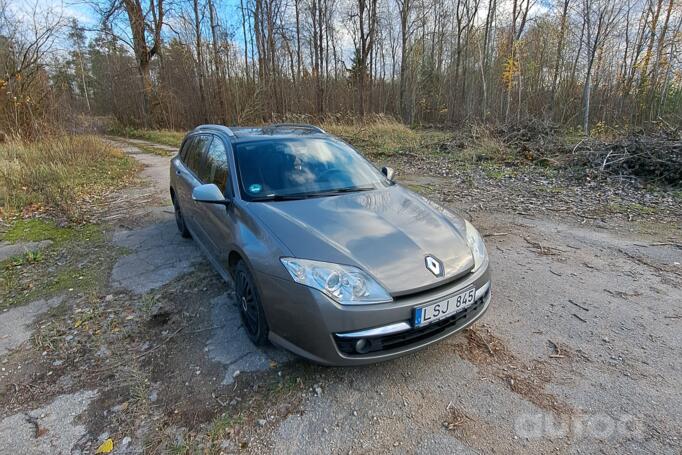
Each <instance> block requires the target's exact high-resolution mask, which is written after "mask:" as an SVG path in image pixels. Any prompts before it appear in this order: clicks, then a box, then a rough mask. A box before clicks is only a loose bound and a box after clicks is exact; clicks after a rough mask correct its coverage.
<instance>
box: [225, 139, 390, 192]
mask: <svg viewBox="0 0 682 455" xmlns="http://www.w3.org/2000/svg"><path fill="white" fill-rule="evenodd" d="M234 150H235V158H236V162H237V169H238V176H239V184H240V189H241V192H242V195H243V196H244V197H245V199H247V200H261V199H263V198H272V197H276V196H289V195H299V196H301V195H303V196H306V195H315V194H320V193H329V192H334V191H355V190H367V189H375V188H380V187H383V186H387V185H389V184H390V182H388V181H387V180H386V178H385V176H384V175H382V174H381V173H380V172H379V171H377V170H376V169H375V168H374V167H373V166H372V165H371V164H370V163H369V162H367V161H366V160H365V159H364V158H363V157H362V156H360V154H358V153H357V152H356V151H355V150H353V149H352V148H351V147H349V146H348V145H346V144H344V143H343V142H340V141H337V140H335V139H331V138H323V139H321V138H287V139H278V140H259V141H253V142H243V143H238V144H237V145H236V146H235V149H234Z"/></svg>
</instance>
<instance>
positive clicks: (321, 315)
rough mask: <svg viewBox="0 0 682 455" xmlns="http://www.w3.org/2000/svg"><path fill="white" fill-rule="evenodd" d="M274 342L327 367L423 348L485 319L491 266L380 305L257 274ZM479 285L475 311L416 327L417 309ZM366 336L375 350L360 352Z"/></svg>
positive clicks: (488, 300)
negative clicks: (342, 300)
mask: <svg viewBox="0 0 682 455" xmlns="http://www.w3.org/2000/svg"><path fill="white" fill-rule="evenodd" d="M256 279H257V280H258V282H259V288H260V290H261V300H262V303H263V309H264V310H265V314H266V317H267V320H268V323H269V325H270V341H272V342H273V343H274V344H277V345H280V346H282V347H284V348H285V349H288V350H290V351H292V352H294V353H295V354H297V355H300V356H301V357H305V358H307V359H309V360H311V361H313V362H316V363H320V364H323V365H339V366H342V365H362V364H368V363H375V362H379V361H383V360H389V359H392V358H396V357H399V356H402V355H405V354H407V353H410V352H413V351H416V350H418V349H422V348H424V347H426V346H428V345H430V344H432V343H435V342H437V341H439V340H441V339H443V338H445V337H448V336H450V335H452V334H453V333H456V332H458V331H460V330H463V329H464V328H466V327H467V326H469V325H470V324H472V323H473V322H474V321H476V320H477V319H479V318H480V317H481V316H482V315H483V314H484V313H485V311H486V310H487V309H488V306H489V304H490V300H491V290H490V273H489V270H488V264H485V267H481V269H480V270H478V271H477V272H476V273H472V274H471V275H469V276H466V277H464V278H461V279H459V280H457V281H455V282H452V283H448V284H446V285H443V286H440V287H438V288H435V289H433V290H429V291H425V292H420V293H418V294H414V295H408V296H404V297H399V298H396V299H395V300H394V301H393V302H390V303H385V304H375V305H358V306H342V305H339V304H338V303H336V302H334V301H333V300H331V299H330V298H328V297H327V296H326V295H324V294H322V293H321V292H319V291H316V290H314V289H311V288H308V287H306V286H302V285H299V284H296V283H294V282H293V281H291V280H285V279H282V278H278V277H273V276H271V275H263V274H257V277H256ZM471 285H474V286H475V288H476V289H477V290H483V289H484V288H485V287H486V286H487V290H486V291H484V292H481V295H480V296H478V295H477V297H478V299H477V300H476V302H475V303H474V304H473V305H472V306H470V307H469V308H467V309H465V310H463V311H461V312H459V313H456V314H454V315H452V316H450V317H449V318H446V319H443V320H441V321H437V322H435V323H433V324H430V325H427V326H423V327H421V328H416V329H415V328H414V327H412V322H411V321H412V314H413V310H414V308H415V307H418V306H422V305H428V304H429V303H433V302H437V301H440V300H443V299H445V298H446V297H448V296H450V295H452V294H455V293H457V292H459V291H461V290H464V289H466V288H467V287H469V286H471ZM360 338H365V339H366V340H368V341H369V342H370V344H371V352H367V353H366V354H359V353H357V352H355V348H354V346H355V342H356V341H357V340H358V339H360Z"/></svg>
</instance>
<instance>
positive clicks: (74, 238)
mask: <svg viewBox="0 0 682 455" xmlns="http://www.w3.org/2000/svg"><path fill="white" fill-rule="evenodd" d="M17 224H18V226H17V225H16V224H15V226H13V227H12V229H10V231H8V233H6V236H7V234H9V237H10V238H11V239H13V240H29V239H30V240H45V239H49V240H52V241H53V242H54V243H53V244H52V245H51V246H50V247H49V248H47V249H45V250H42V251H41V255H40V257H33V258H32V260H27V258H25V257H19V258H10V259H7V260H5V261H3V262H2V263H0V310H2V309H4V308H9V307H11V306H16V305H23V304H25V303H28V302H31V301H33V300H36V299H40V298H49V297H52V296H55V295H58V294H61V293H64V292H74V293H82V292H87V291H92V290H97V289H101V288H103V287H106V285H107V284H108V280H109V275H110V273H111V268H112V267H113V264H114V262H115V261H116V259H117V258H118V257H119V256H120V255H121V254H123V253H124V252H125V251H124V249H123V248H118V247H112V245H111V244H109V243H108V242H106V240H105V238H104V233H103V232H102V230H101V228H100V227H99V226H97V225H86V226H79V227H71V228H59V227H56V226H55V225H54V224H50V223H49V222H47V221H45V220H25V221H22V222H19V223H17Z"/></svg>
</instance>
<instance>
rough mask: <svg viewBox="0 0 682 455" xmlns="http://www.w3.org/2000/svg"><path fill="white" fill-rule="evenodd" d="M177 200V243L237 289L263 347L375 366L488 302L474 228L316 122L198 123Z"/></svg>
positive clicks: (178, 163) (174, 178)
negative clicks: (196, 249) (200, 255)
mask: <svg viewBox="0 0 682 455" xmlns="http://www.w3.org/2000/svg"><path fill="white" fill-rule="evenodd" d="M170 194H171V199H172V202H173V206H174V211H175V219H176V222H177V227H178V229H179V231H180V234H181V235H182V236H183V237H191V238H193V239H194V240H195V241H196V243H197V244H198V245H199V246H200V247H201V249H202V250H203V252H204V253H205V255H206V257H207V258H208V259H209V261H210V262H211V264H212V265H213V267H214V268H215V269H216V271H217V272H218V273H219V274H220V275H221V276H222V277H223V278H224V279H225V280H226V281H227V282H228V283H234V291H235V303H236V306H237V307H238V309H239V314H240V316H241V320H242V323H243V328H244V330H245V331H246V333H247V335H248V336H249V338H250V339H251V341H252V342H253V343H254V344H255V345H258V346H260V345H264V344H266V343H268V342H271V343H273V344H275V345H278V346H281V347H283V348H285V349H287V350H289V351H291V352H293V353H295V354H297V355H299V356H301V357H304V358H306V359H309V360H311V361H313V362H316V363H319V364H323V365H335V366H343V365H347V366H349V365H360V364H368V363H375V362H378V361H383V360H388V359H392V358H396V357H398V356H402V355H405V354H407V353H411V352H414V351H416V350H419V349H421V348H424V347H426V346H428V345H430V344H432V343H434V342H437V341H439V340H441V339H443V338H445V337H448V336H450V335H452V334H454V333H456V332H458V331H461V330H462V329H464V328H465V327H467V326H469V325H471V324H472V323H473V322H474V321H476V320H478V319H479V318H480V317H481V316H482V315H483V314H484V313H485V312H486V310H487V309H488V306H489V304H490V300H491V281H490V268H489V260H488V254H487V252H486V248H485V244H484V242H483V239H482V237H481V235H480V234H479V233H478V231H477V230H476V228H474V227H473V226H472V225H471V224H470V223H469V222H468V221H465V220H464V219H463V218H462V217H460V216H458V215H457V214H455V213H453V212H451V211H449V210H447V209H445V208H443V207H441V206H439V205H437V204H435V203H434V202H431V201H430V200H428V199H426V198H424V197H422V196H420V195H418V194H416V193H414V192H412V191H410V190H409V189H407V188H404V187H402V186H401V185H399V184H397V183H396V182H395V179H394V171H393V170H392V169H391V168H388V167H384V168H382V169H381V170H379V169H378V168H376V167H375V166H374V165H372V164H371V163H370V162H369V161H368V160H367V159H365V158H364V157H363V156H362V155H361V153H360V152H358V151H357V150H355V149H354V148H353V147H351V146H350V145H348V144H347V143H345V142H344V141H342V140H340V139H338V138H336V137H334V136H332V135H330V134H327V133H326V132H325V131H324V130H322V129H321V128H318V127H316V126H312V125H303V124H274V125H268V126H264V127H253V128H251V127H249V128H247V127H232V128H228V127H225V126H221V125H201V126H198V127H197V128H195V129H194V130H192V131H191V132H189V133H188V134H187V136H186V137H185V139H184V140H183V142H182V145H181V147H180V149H179V152H178V154H177V156H175V157H173V158H172V160H171V172H170ZM226 336H229V335H228V334H226Z"/></svg>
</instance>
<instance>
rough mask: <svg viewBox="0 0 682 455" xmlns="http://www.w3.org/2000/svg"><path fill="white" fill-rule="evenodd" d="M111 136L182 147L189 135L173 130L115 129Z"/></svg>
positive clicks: (110, 132)
mask: <svg viewBox="0 0 682 455" xmlns="http://www.w3.org/2000/svg"><path fill="white" fill-rule="evenodd" d="M108 132H109V134H111V135H114V136H121V137H127V138H132V139H142V140H145V141H149V142H155V143H157V144H163V145H168V146H171V147H180V144H181V143H182V140H183V139H184V137H185V134H187V132H186V131H173V130H144V129H137V128H131V127H121V126H117V127H113V128H111V129H110V130H109V131H108Z"/></svg>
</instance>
